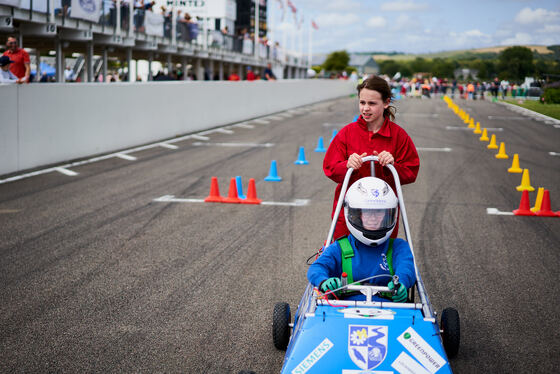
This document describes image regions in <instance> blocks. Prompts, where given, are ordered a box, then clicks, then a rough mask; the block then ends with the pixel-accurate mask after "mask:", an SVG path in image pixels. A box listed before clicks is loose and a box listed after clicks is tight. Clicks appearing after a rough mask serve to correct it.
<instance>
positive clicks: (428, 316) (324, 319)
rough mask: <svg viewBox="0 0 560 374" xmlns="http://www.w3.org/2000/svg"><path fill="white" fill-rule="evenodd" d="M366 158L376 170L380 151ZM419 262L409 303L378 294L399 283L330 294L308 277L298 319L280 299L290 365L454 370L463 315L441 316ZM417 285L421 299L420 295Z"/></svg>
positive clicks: (281, 344)
mask: <svg viewBox="0 0 560 374" xmlns="http://www.w3.org/2000/svg"><path fill="white" fill-rule="evenodd" d="M362 160H363V161H364V162H367V161H370V162H371V171H372V175H374V162H376V161H378V159H377V156H367V157H364V158H363V159H362ZM386 167H387V168H389V170H390V171H391V173H392V174H393V177H394V180H395V185H396V190H397V191H396V192H397V197H398V200H399V208H400V209H399V210H400V214H401V218H402V224H403V227H404V231H405V235H406V240H407V242H408V244H409V246H410V249H411V251H412V254H413V258H414V249H413V243H412V239H411V236H410V229H409V226H408V221H407V216H406V209H405V205H404V199H403V196H402V189H401V185H400V181H399V177H398V174H397V172H396V170H395V168H394V167H393V166H392V165H387V166H386ZM352 172H353V169H348V172H347V174H346V176H345V179H344V182H343V185H342V190H341V194H340V198H339V200H338V203H337V207H336V210H335V214H334V216H333V217H334V218H333V221H332V223H331V227H330V230H329V234H328V236H327V241H326V243H327V245H328V244H329V243H331V241H332V235H333V233H334V228H335V225H336V217H338V214H339V213H340V209H341V208H342V202H343V200H344V196H345V194H346V191H347V189H348V182H349V180H350V176H351V174H352ZM414 270H415V272H416V283H415V285H414V286H413V287H412V288H411V289H410V290H409V299H408V300H407V302H404V303H397V302H392V301H390V300H388V301H386V302H385V301H375V300H378V299H375V300H374V299H373V296H374V295H376V294H378V293H381V292H391V290H389V288H388V287H381V286H373V285H369V284H359V281H358V282H354V283H353V284H348V285H346V286H344V288H346V289H347V291H359V292H361V293H362V294H364V295H365V300H364V301H356V300H344V299H338V298H337V299H329V298H327V297H326V295H324V294H322V293H321V292H319V291H318V290H317V288H314V287H313V286H312V285H311V284H308V285H307V288H306V289H305V292H304V294H303V297H302V299H301V301H300V303H299V305H298V308H297V311H296V314H295V317H294V322H293V323H291V313H290V307H289V305H288V304H287V303H283V302H281V303H277V304H276V305H275V306H274V313H273V341H274V345H275V346H276V348H278V349H286V356H285V358H284V364H283V367H282V373H291V374H303V373H343V374H354V373H395V372H397V373H432V374H433V373H451V372H452V371H451V367H450V365H449V360H448V357H453V356H455V355H456V354H457V352H458V349H459V339H460V326H459V315H458V313H457V311H456V310H455V309H453V308H446V309H444V311H443V313H442V317H441V321H440V323H438V320H437V319H436V313H435V312H434V311H433V310H432V307H431V305H430V302H429V299H428V296H427V293H426V291H425V288H424V284H423V282H422V278H421V277H420V274H419V273H418V268H417V266H416V261H415V260H414ZM415 293H416V294H417V295H418V299H419V302H415V301H414V299H415V297H414V295H415Z"/></svg>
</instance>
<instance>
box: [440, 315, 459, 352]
mask: <svg viewBox="0 0 560 374" xmlns="http://www.w3.org/2000/svg"><path fill="white" fill-rule="evenodd" d="M441 328H442V330H443V333H442V339H443V348H445V353H447V357H449V358H453V357H455V356H457V352H459V343H460V339H461V325H460V321H459V312H457V310H455V309H454V308H445V309H444V310H443V312H442V313H441Z"/></svg>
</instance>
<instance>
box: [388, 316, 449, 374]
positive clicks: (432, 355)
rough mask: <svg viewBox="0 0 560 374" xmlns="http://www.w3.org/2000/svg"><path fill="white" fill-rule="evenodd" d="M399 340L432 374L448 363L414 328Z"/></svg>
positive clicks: (409, 329)
mask: <svg viewBox="0 0 560 374" xmlns="http://www.w3.org/2000/svg"><path fill="white" fill-rule="evenodd" d="M397 340H398V341H399V342H400V343H401V344H402V345H403V346H404V347H405V348H406V349H407V350H408V351H409V352H410V353H411V354H412V356H414V358H416V359H417V360H418V361H420V363H421V364H422V365H424V367H425V368H426V369H427V370H428V372H430V373H432V374H433V373H435V372H437V371H438V370H439V369H441V368H442V367H443V366H444V365H445V364H446V363H447V362H446V361H445V359H444V358H443V357H441V356H440V354H439V353H437V352H436V351H435V349H433V348H432V347H431V346H430V345H429V344H428V343H427V342H426V341H425V340H424V339H423V338H422V337H421V336H420V335H419V334H418V333H417V332H416V330H414V329H413V328H412V327H409V328H408V329H406V330H405V331H404V332H403V333H402V334H401V335H400V336H399V337H398V338H397Z"/></svg>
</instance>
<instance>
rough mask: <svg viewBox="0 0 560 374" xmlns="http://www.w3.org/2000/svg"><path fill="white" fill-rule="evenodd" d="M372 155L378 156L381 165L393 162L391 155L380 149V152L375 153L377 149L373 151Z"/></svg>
mask: <svg viewBox="0 0 560 374" xmlns="http://www.w3.org/2000/svg"><path fill="white" fill-rule="evenodd" d="M373 155H374V156H377V157H379V164H380V165H381V166H385V165H388V164H393V163H394V162H395V159H394V158H393V155H392V154H390V153H389V152H387V151H381V153H377V151H373Z"/></svg>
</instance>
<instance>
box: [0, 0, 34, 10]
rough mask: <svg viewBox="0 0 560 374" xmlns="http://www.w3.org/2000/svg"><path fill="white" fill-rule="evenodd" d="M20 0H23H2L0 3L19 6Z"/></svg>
mask: <svg viewBox="0 0 560 374" xmlns="http://www.w3.org/2000/svg"><path fill="white" fill-rule="evenodd" d="M20 2H21V0H0V5H9V6H14V7H17V8H19V4H20ZM28 2H29V1H28Z"/></svg>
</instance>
